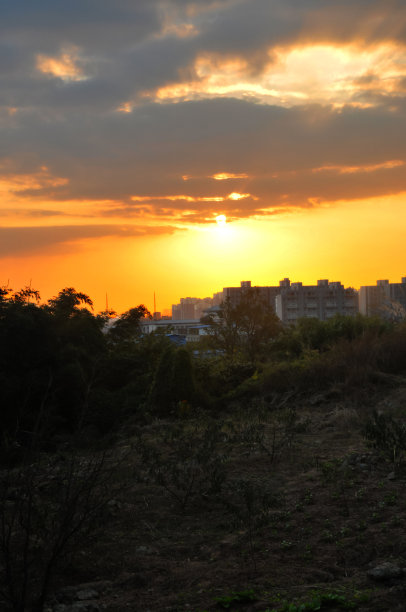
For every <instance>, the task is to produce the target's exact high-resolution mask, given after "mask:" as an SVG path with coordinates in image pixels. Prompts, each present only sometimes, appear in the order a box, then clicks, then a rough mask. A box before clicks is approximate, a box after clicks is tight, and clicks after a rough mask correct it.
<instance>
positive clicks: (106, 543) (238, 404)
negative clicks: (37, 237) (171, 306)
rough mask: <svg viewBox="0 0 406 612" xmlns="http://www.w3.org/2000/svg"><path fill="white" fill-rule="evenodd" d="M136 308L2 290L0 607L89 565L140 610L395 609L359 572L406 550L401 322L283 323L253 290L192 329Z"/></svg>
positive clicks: (118, 605) (52, 590)
mask: <svg viewBox="0 0 406 612" xmlns="http://www.w3.org/2000/svg"><path fill="white" fill-rule="evenodd" d="M148 316H150V315H149V313H148V311H147V309H146V308H145V306H143V305H139V306H136V307H134V308H131V309H130V310H128V311H127V312H125V313H123V314H122V315H120V316H117V315H116V314H115V313H112V312H104V313H100V314H95V313H94V312H93V304H92V301H91V299H90V298H89V297H88V296H87V295H86V294H85V293H81V292H77V291H76V290H75V289H73V288H71V287H68V288H65V289H63V290H62V291H60V292H59V293H58V295H57V296H55V297H54V298H52V299H51V300H49V301H48V302H47V303H46V304H41V303H40V296H39V293H38V292H37V291H36V290H34V289H32V288H30V287H26V288H24V289H22V290H20V291H17V292H14V293H13V292H12V291H11V290H9V289H8V288H1V289H0V344H1V347H2V351H1V356H0V406H1V412H0V607H1V609H4V610H15V611H19V612H23V611H25V610H27V611H28V610H33V611H41V610H44V609H48V610H53V609H55V610H56V609H58V605H64V603H63V601H62V600H59V599H57V595H56V594H57V592H58V588H59V587H61V586H67V584H78V583H79V582H89V581H91V580H93V581H94V580H96V579H98V577H100V576H102V577H103V576H104V577H108V579H109V580H110V579H111V580H113V581H114V584H119V585H121V586H120V590H121V589H124V590H125V589H127V586H128V585H129V584H130V583H131V584H133V583H134V584H135V583H137V584H138V586H137V587H136V589H139V590H138V591H137V593H136V594H135V595H134V596H133V599H132V601H133V602H134V601H141V600H142V602H143V603H142V604H140V605H141V608H140V609H154V610H155V609H156V610H160V609H162V610H163V609H173V610H187V609H188V610H190V609H192V610H199V609H200V610H203V609H207V610H209V609H210V610H211V609H213V610H214V609H216V608H217V609H218V608H219V607H221V608H224V609H230V610H241V609H246V610H249V609H251V608H250V606H253V605H255V609H256V610H261V609H262V610H263V612H265V610H277V611H278V612H280V611H282V610H292V611H294V610H313V609H314V610H316V609H324V608H327V607H329V606H332V607H335V608H348V609H350V608H357V609H358V608H359V609H365V610H374V609H395V603H396V597H397V595H396V590H394V591H391V593H390V594H389V593H386V594H383V592H379V593H375V592H373V593H370V586H371V584H370V582H368V579H367V577H366V572H367V567H369V566H370V564H371V563H374V562H376V564H377V563H378V562H379V561H382V560H384V559H392V560H398V563H399V564H401V567H403V565H402V563H406V541H405V540H404V537H403V532H404V520H403V509H404V504H405V503H406V499H404V496H405V493H404V478H405V474H404V454H405V451H406V433H405V432H406V412H405V402H406V326H405V323H404V321H397V322H392V323H388V322H387V321H384V320H381V319H379V318H368V317H364V316H361V315H358V316H356V317H352V318H348V317H342V316H335V317H333V318H332V319H330V320H328V321H326V322H321V321H318V320H316V319H303V320H300V321H299V322H298V324H297V325H296V326H295V327H282V326H281V325H280V323H279V321H278V320H277V319H276V317H275V314H274V313H273V311H272V310H271V309H270V308H269V307H268V306H267V305H266V304H264V303H263V302H262V300H261V296H260V295H259V294H256V293H255V292H254V293H251V294H250V298H249V299H248V295H247V296H243V299H242V300H241V302H240V303H239V304H238V305H237V306H232V305H231V303H229V302H226V303H224V304H223V305H222V307H221V309H220V311H219V314H218V316H214V315H211V316H209V317H207V318H206V319H205V322H206V323H207V324H208V325H209V326H210V327H209V335H208V337H207V338H206V339H204V340H203V341H202V342H201V343H200V344H193V347H192V348H189V346H186V347H176V346H175V345H173V344H172V343H171V342H170V340H169V338H167V337H166V336H165V335H163V334H162V333H156V334H150V335H146V336H143V335H142V333H141V327H140V321H141V320H142V318H144V317H148ZM134 551H136V552H134ZM137 551H138V552H137ZM134 555H137V556H136V558H135V557H134ZM173 556H175V559H176V564H177V565H176V567H177V569H176V571H175V570H174V571H172V570H171V569H168V567H169V565H168V564H169V563H170V561H169V559H172V558H173ZM195 566H196V569H195V574H194V577H193V579H192V575H191V574H190V576H189V574H188V572H193V568H194V567H195ZM296 566H297V567H299V568H300V570H295V569H293V570H292V569H291V568H294V567H296ZM130 567H131V568H136V569H135V570H134V571H133V570H131V571H133V573H132V574H131V576H132V577H131V580H130V578H129V577H128V572H129V571H130V570H129V568H130ZM337 568H338V569H337ZM360 568H362V572H363V574H362V576H364V578H362V577H361V573H360V571H361V570H360ZM134 572H135V574H134ZM179 572H180V573H182V572H183V574H182V576H184V578H182V580H183V584H184V586H185V585H186V586H185V589H186V590H184V591H182V589H180V588H179V587H178V586H176V585H174V584H172V583H171V581H170V580H171V579H170V576H175V575H178V574H179ZM144 575H145V576H146V578H145V579H144V578H143V576H144ZM165 576H167V578H165ZM187 576H189V578H187ZM205 576H207V578H206V577H205ZM299 576H300V579H299ZM106 579H107V578H106ZM150 580H153V581H157V584H162V598H161V600H159V596H158V594H157V593H158V592H157V591H156V590H154V591H151V590H148V588H149V587H146V586H145V585H144V582H145V581H146V583H148V581H150ZM172 580H175V578H172ZM241 580H243V581H244V582H243V583H242V582H241ZM126 581H130V582H128V583H127V582H126ZM131 581H133V582H131ZM137 581H138V582H137ZM325 582H330V583H331V585H330V586H331V588H325V586H326V585H325ZM247 584H249V585H250V586H249V588H248V587H247V586H245V585H247ZM315 584H316V585H318V589H316V590H313V592H312V593H310V595H309V591H308V590H307V588H308V585H312V588H314V585H315ZM126 585H127V586H126ZM143 585H144V586H145V588H144V586H143ZM393 585H394V586H395V587H396V583H391V586H393ZM131 588H133V587H130V586H128V589H130V590H131ZM134 588H135V587H134ZM151 588H152V587H151ZM153 588H154V589H155V587H153ZM165 589H166V590H165ZM90 590H91V589H90ZM367 592H368V593H369V595H368V597H366V596H365V593H367ZM53 597H54V599H52V598H53ZM55 598H56V599H55ZM140 598H141V599H140ZM154 598H155V599H154ZM157 598H158V599H157ZM158 600H159V601H158ZM105 601H106V604H105V605H106V609H107V610H109V611H110V612H113V611H115V610H120V609H123V608H125V607H126V603H124V600H120V602H118V601H116V602H115V598H114V597H113V595H111V594H110V595H109V594H108V593H107V594H106V596H105ZM163 601H165V604H163V603H162V602H163ZM168 601H170V603H167V602H168ZM52 602H54V603H52ZM157 602H158V603H157ZM159 602H160V603H159ZM370 602H372V603H370ZM161 604H162V605H161ZM89 605H90V604H89ZM91 605H93V604H91ZM95 605H96V604H95ZM52 606H54V607H52ZM168 606H172V608H169V607H168ZM261 606H262V608H261ZM374 606H375V607H374ZM130 607H131V606H130ZM89 609H90V608H89ZM133 609H136V607H134V604H133Z"/></svg>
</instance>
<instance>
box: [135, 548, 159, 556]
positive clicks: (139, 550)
mask: <svg viewBox="0 0 406 612" xmlns="http://www.w3.org/2000/svg"><path fill="white" fill-rule="evenodd" d="M135 552H136V553H137V555H153V554H154V552H155V551H154V549H153V548H150V547H149V546H137V548H136V549H135Z"/></svg>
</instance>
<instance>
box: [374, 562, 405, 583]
mask: <svg viewBox="0 0 406 612" xmlns="http://www.w3.org/2000/svg"><path fill="white" fill-rule="evenodd" d="M367 575H368V576H369V577H370V578H372V580H391V579H393V578H400V577H401V576H403V570H402V568H401V567H399V565H396V564H395V563H390V562H389V561H385V562H384V563H381V564H380V565H377V566H376V567H374V568H373V569H371V570H369V571H368V572H367Z"/></svg>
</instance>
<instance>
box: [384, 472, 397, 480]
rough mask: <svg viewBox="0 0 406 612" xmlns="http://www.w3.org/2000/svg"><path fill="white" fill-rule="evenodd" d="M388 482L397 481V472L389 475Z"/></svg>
mask: <svg viewBox="0 0 406 612" xmlns="http://www.w3.org/2000/svg"><path fill="white" fill-rule="evenodd" d="M386 478H387V479H388V480H395V479H396V474H395V472H391V473H390V474H388V475H387V477H386Z"/></svg>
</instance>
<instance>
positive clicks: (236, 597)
mask: <svg viewBox="0 0 406 612" xmlns="http://www.w3.org/2000/svg"><path fill="white" fill-rule="evenodd" d="M257 599H258V598H257V596H256V594H255V591H254V590H253V589H246V590H245V591H233V592H232V593H231V595H223V597H216V602H217V605H218V606H219V607H220V608H224V609H225V610H228V609H229V608H231V606H232V605H233V604H235V603H236V604H244V603H250V602H253V601H257Z"/></svg>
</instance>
